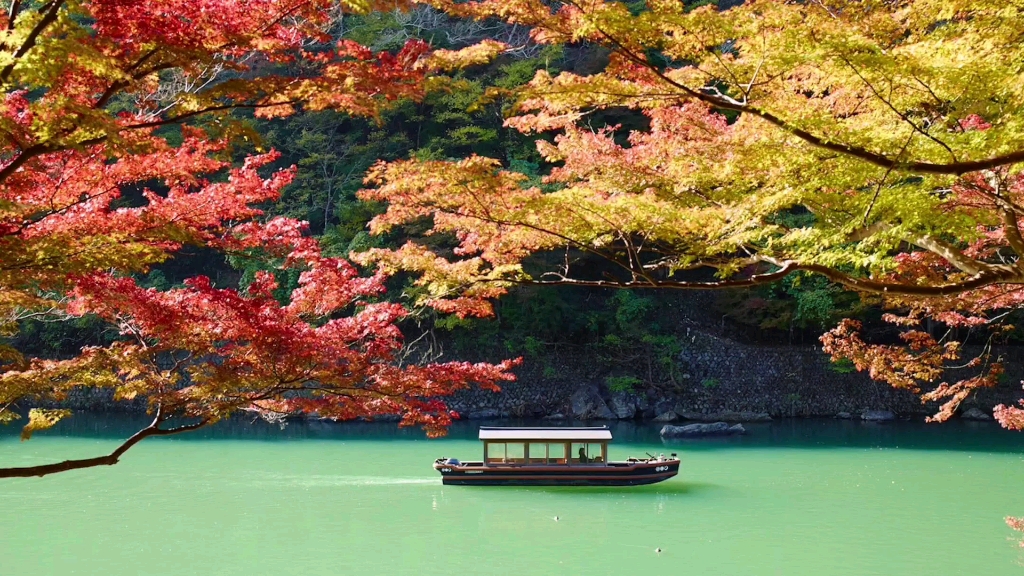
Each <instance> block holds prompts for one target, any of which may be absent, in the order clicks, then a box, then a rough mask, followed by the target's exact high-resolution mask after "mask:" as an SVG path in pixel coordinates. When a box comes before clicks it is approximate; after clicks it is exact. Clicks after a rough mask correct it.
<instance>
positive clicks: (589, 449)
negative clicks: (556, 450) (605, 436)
mask: <svg viewBox="0 0 1024 576" xmlns="http://www.w3.org/2000/svg"><path fill="white" fill-rule="evenodd" d="M570 456H571V457H572V463H573V464H598V463H601V462H604V454H602V452H601V443H600V442H597V443H589V444H584V443H582V442H579V443H577V442H573V443H572V453H571V454H570Z"/></svg>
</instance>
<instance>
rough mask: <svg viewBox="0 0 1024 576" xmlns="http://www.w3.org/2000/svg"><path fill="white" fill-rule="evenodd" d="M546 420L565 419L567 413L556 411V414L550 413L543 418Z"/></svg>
mask: <svg viewBox="0 0 1024 576" xmlns="http://www.w3.org/2000/svg"><path fill="white" fill-rule="evenodd" d="M543 419H544V420H565V414H562V413H561V412H555V413H554V414H548V415H547V416H545V417H544V418H543Z"/></svg>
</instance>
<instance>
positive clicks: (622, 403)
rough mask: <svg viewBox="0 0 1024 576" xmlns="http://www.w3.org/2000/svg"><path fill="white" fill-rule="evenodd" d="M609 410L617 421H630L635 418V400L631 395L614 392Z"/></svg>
mask: <svg viewBox="0 0 1024 576" xmlns="http://www.w3.org/2000/svg"><path fill="white" fill-rule="evenodd" d="M609 408H611V411H612V412H614V413H615V416H616V417H618V419H619V420H632V419H633V418H635V417H636V398H635V397H634V396H633V395H632V394H627V393H625V392H616V393H615V394H612V401H611V406H609Z"/></svg>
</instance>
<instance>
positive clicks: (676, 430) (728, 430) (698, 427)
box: [661, 422, 747, 438]
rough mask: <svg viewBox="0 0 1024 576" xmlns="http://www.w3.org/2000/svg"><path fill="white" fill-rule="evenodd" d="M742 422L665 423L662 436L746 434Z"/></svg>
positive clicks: (689, 436)
mask: <svg viewBox="0 0 1024 576" xmlns="http://www.w3.org/2000/svg"><path fill="white" fill-rule="evenodd" d="M746 433H747V431H746V429H744V428H743V425H742V424H733V425H732V426H730V425H729V423H728V422H712V423H710V424H687V425H685V426H673V425H671V424H666V425H665V426H662V428H661V437H662V438H704V437H707V436H735V435H739V434H746Z"/></svg>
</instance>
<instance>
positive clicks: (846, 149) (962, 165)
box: [598, 29, 1024, 176]
mask: <svg viewBox="0 0 1024 576" xmlns="http://www.w3.org/2000/svg"><path fill="white" fill-rule="evenodd" d="M598 32H600V34H601V35H602V36H604V38H605V39H606V40H607V41H608V42H609V43H610V44H612V46H613V47H614V48H616V49H617V50H619V52H621V53H622V55H623V56H625V57H626V58H628V59H629V60H632V61H633V62H635V63H636V64H639V65H641V66H643V67H645V68H647V69H648V70H650V71H651V73H652V74H654V75H655V76H657V77H658V78H659V79H661V80H662V81H663V82H665V83H667V84H669V85H670V86H672V87H674V88H676V89H678V90H680V91H681V92H682V94H681V96H686V97H689V98H693V99H696V100H700V101H701V102H705V103H707V104H710V105H711V106H714V107H716V108H721V109H723V110H732V111H734V112H740V113H747V114H751V115H753V116H757V117H758V118H761V119H762V120H765V121H766V122H768V123H770V124H773V125H774V126H776V127H777V128H780V129H782V130H783V131H785V132H788V133H790V134H792V135H793V136H796V137H797V138H799V139H801V140H803V141H804V142H807V143H808V144H810V145H812V146H815V147H817V148H823V149H825V150H831V151H833V152H838V153H840V154H844V155H846V156H850V157H853V158H858V159H860V160H863V161H865V162H868V163H870V164H874V165H875V166H879V167H881V168H893V169H896V170H900V171H906V172H916V173H919V174H941V175H951V176H960V175H963V174H966V173H968V172H976V171H978V170H988V169H991V168H997V167H999V166H1006V165H1008V164H1015V163H1017V162H1022V161H1024V150H1017V151H1015V152H1010V153H1007V154H1003V155H1001V156H993V157H990V158H986V159H984V160H972V161H954V162H949V163H943V164H937V163H933V162H903V161H900V160H898V159H892V158H889V157H887V156H885V155H884V154H879V153H877V152H872V151H870V150H867V149H866V148H861V147H859V146H851V145H849V144H842V143H839V142H831V141H828V140H825V139H824V138H821V137H820V136H816V135H814V134H812V133H810V132H808V131H807V130H804V129H802V128H798V127H796V126H794V125H792V124H790V123H789V122H787V121H786V120H784V119H782V118H780V117H778V116H776V115H774V114H772V113H771V112H768V111H767V110H762V109H760V108H757V107H754V106H751V105H749V104H747V103H745V102H740V101H738V100H736V99H734V98H730V97H728V96H725V95H722V94H717V95H716V94H709V93H706V92H703V91H701V90H695V89H693V88H690V87H689V86H687V85H685V84H681V83H679V82H677V81H675V80H673V79H672V78H670V77H668V76H667V75H665V73H664V72H662V71H660V70H658V69H657V67H656V66H654V65H652V64H651V63H650V62H648V61H647V59H646V58H644V57H642V56H640V55H638V54H636V53H634V52H633V51H631V50H630V49H629V48H627V47H626V46H625V45H623V44H622V43H621V42H619V41H618V40H617V39H615V38H614V37H613V36H611V35H609V34H608V33H607V32H605V31H603V30H600V29H599V30H598Z"/></svg>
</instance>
